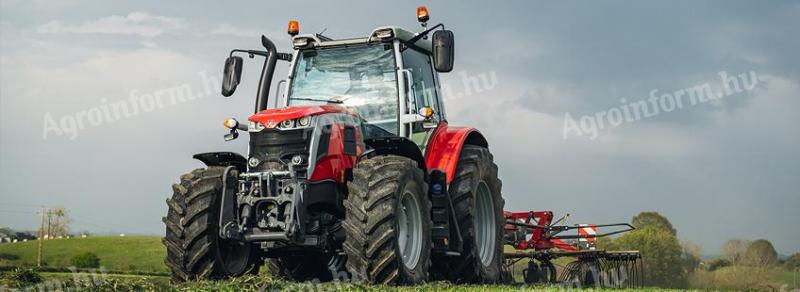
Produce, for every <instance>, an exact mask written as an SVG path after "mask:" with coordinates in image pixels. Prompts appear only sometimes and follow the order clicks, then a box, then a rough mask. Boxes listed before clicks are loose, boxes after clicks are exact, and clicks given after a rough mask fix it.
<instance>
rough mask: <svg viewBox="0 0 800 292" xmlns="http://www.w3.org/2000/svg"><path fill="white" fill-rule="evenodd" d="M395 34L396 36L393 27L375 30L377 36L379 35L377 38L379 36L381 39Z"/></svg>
mask: <svg viewBox="0 0 800 292" xmlns="http://www.w3.org/2000/svg"><path fill="white" fill-rule="evenodd" d="M393 36H394V31H392V29H391V28H387V29H382V30H379V31H376V32H375V37H377V38H379V39H381V40H386V39H390V38H392V37H393Z"/></svg>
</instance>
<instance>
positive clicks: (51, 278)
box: [0, 273, 679, 292]
mask: <svg viewBox="0 0 800 292" xmlns="http://www.w3.org/2000/svg"><path fill="white" fill-rule="evenodd" d="M42 274H43V276H44V282H42V283H38V284H22V285H18V284H16V283H12V282H9V283H7V284H8V287H9V288H12V287H16V288H28V289H30V290H33V291H43V290H47V291H50V290H67V289H75V290H78V289H81V290H90V291H110V290H115V291H401V292H402V291H459V292H461V291H463V292H472V291H475V292H478V291H564V290H565V289H564V288H561V287H558V286H525V285H454V284H450V283H446V282H434V283H429V284H425V285H415V286H398V287H396V286H384V285H361V284H353V283H337V282H332V283H323V284H317V283H308V282H306V283H295V282H287V281H280V280H274V279H270V278H269V277H263V276H262V277H258V276H245V277H239V278H236V279H231V280H227V281H213V282H211V281H202V282H190V283H183V284H179V285H171V284H169V281H168V280H167V278H166V277H153V276H122V275H102V276H99V277H98V275H92V274H85V273H80V274H70V273H42ZM31 288H32V289H31ZM0 290H2V286H0ZM592 291H634V290H632V289H610V290H605V289H600V290H596V289H593V290H592ZM635 291H679V290H665V289H638V290H635Z"/></svg>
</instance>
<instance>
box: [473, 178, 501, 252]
mask: <svg viewBox="0 0 800 292" xmlns="http://www.w3.org/2000/svg"><path fill="white" fill-rule="evenodd" d="M472 220H473V226H475V245H476V248H477V251H478V257H479V258H480V259H481V263H483V265H484V266H489V265H490V264H491V263H492V260H493V259H494V253H495V244H496V243H497V239H496V238H495V236H497V232H496V231H497V229H496V228H497V224H496V222H495V220H497V219H496V218H495V214H494V200H493V197H492V192H491V191H490V190H489V186H488V185H486V183H485V182H483V181H481V182H480V183H479V184H478V192H477V194H476V196H475V216H473V217H472Z"/></svg>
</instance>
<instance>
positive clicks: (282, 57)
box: [230, 49, 292, 61]
mask: <svg viewBox="0 0 800 292" xmlns="http://www.w3.org/2000/svg"><path fill="white" fill-rule="evenodd" d="M234 53H247V55H248V56H249V57H250V58H251V59H252V58H253V57H254V56H255V55H259V56H262V57H268V56H269V53H268V52H265V51H256V50H242V49H234V50H231V53H230V56H231V57H233V54H234ZM276 55H277V57H278V60H281V61H291V60H292V54H291V53H276Z"/></svg>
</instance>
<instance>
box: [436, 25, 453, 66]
mask: <svg viewBox="0 0 800 292" xmlns="http://www.w3.org/2000/svg"><path fill="white" fill-rule="evenodd" d="M431 41H432V43H433V44H432V45H433V68H436V71H437V72H450V71H453V60H454V59H453V58H454V49H455V46H454V45H453V44H454V43H453V42H454V41H453V32H452V31H449V30H437V31H435V32H434V33H433V39H432V40H431Z"/></svg>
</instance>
